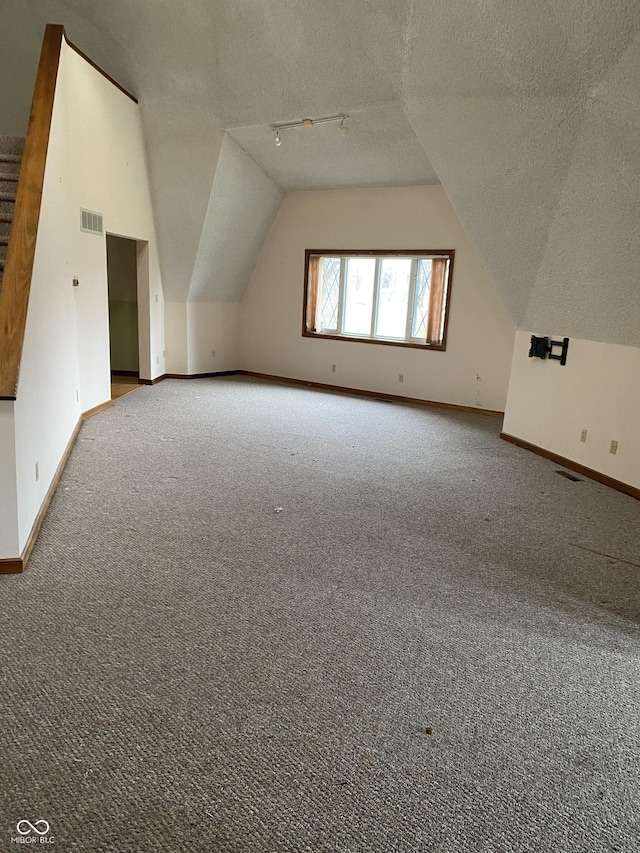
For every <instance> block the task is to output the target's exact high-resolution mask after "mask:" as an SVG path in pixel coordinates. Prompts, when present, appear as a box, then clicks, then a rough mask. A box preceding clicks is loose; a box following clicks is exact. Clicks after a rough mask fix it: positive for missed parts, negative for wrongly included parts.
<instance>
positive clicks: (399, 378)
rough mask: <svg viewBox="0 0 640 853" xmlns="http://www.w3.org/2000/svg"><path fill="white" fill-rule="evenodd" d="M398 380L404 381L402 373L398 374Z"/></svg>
mask: <svg viewBox="0 0 640 853" xmlns="http://www.w3.org/2000/svg"><path fill="white" fill-rule="evenodd" d="M398 382H404V373H399V374H398Z"/></svg>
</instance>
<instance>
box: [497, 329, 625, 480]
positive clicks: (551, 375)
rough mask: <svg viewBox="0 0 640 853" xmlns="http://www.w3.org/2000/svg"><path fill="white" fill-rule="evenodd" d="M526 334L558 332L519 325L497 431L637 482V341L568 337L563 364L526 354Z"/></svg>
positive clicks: (606, 472)
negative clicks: (584, 437)
mask: <svg viewBox="0 0 640 853" xmlns="http://www.w3.org/2000/svg"><path fill="white" fill-rule="evenodd" d="M532 334H536V335H542V334H544V335H547V336H548V337H552V338H553V340H562V338H563V337H564V335H562V334H558V335H557V337H555V336H553V335H551V334H550V333H549V330H548V329H545V330H544V331H537V332H536V331H534V332H524V331H521V332H518V333H517V335H516V343H515V349H514V353H513V364H512V368H511V380H510V383H509V395H508V398H507V409H506V412H505V419H504V426H503V431H504V432H505V433H507V434H508V435H511V436H515V437H516V438H520V439H522V440H524V441H527V442H529V443H530V444H535V445H536V446H537V447H540V448H543V449H544V450H549V451H551V452H553V453H557V454H558V455H560V456H564V457H565V458H566V459H570V460H572V461H574V462H578V463H580V464H581V465H585V466H587V467H588V468H592V469H593V470H595V471H598V472H599V473H601V474H606V475H607V476H609V477H613V478H614V479H615V480H619V481H621V482H623V483H627V484H628V485H630V486H635V487H636V488H640V429H639V425H640V349H638V348H637V347H628V346H621V345H619V344H605V343H600V342H595V341H585V340H581V339H579V338H570V340H569V351H568V353H567V363H566V365H565V366H564V367H563V366H561V365H560V363H559V362H557V361H549V360H547V359H545V360H544V361H542V360H541V359H537V358H529V357H528V352H529V345H530V339H531V335H532ZM582 429H586V430H587V441H586V442H585V443H583V442H581V441H580V432H581V430H582ZM612 439H613V440H616V441H617V442H618V452H617V454H616V455H613V454H611V453H610V452H609V448H610V445H611V441H612Z"/></svg>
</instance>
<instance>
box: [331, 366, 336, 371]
mask: <svg viewBox="0 0 640 853" xmlns="http://www.w3.org/2000/svg"><path fill="white" fill-rule="evenodd" d="M331 372H332V373H335V372H336V366H335V364H332V365H331Z"/></svg>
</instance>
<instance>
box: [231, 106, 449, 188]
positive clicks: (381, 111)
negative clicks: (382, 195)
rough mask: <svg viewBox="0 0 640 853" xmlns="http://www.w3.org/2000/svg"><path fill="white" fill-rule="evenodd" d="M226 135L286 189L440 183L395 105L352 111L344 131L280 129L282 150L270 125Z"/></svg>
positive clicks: (327, 127) (320, 127) (333, 125)
mask: <svg viewBox="0 0 640 853" xmlns="http://www.w3.org/2000/svg"><path fill="white" fill-rule="evenodd" d="M304 117H305V116H304V115H303V116H301V117H298V118H296V119H295V121H299V120H300V118H304ZM228 132H229V134H230V135H231V136H232V137H233V138H234V139H235V140H236V142H237V143H238V144H239V145H241V146H242V148H244V150H245V151H246V152H247V153H248V154H250V155H251V157H253V159H254V160H256V162H258V163H260V165H261V166H262V168H263V169H264V170H265V171H266V172H267V174H268V175H270V176H271V177H272V178H273V180H274V181H275V182H276V183H277V184H278V186H280V187H282V189H284V190H304V189H327V188H333V187H354V186H357V187H380V186H403V185H406V186H412V185H417V184H439V183H440V181H439V180H438V176H437V175H436V173H435V172H434V171H433V168H432V166H431V164H430V163H429V160H428V159H427V157H426V156H425V153H424V149H423V148H422V146H421V145H420V143H419V142H418V140H417V139H416V137H415V134H414V133H413V130H412V128H411V125H410V124H409V122H408V121H407V117H406V115H405V113H404V110H403V109H402V107H401V106H400V104H398V103H393V102H391V103H387V104H372V105H369V106H367V107H362V108H359V109H354V110H351V111H350V113H349V119H348V121H345V122H344V124H343V126H342V127H341V126H340V124H338V123H326V124H318V125H315V126H311V127H297V128H291V129H285V130H282V131H281V133H280V137H281V139H282V145H280V147H276V145H275V144H274V134H273V131H272V129H271V127H270V126H269V125H253V126H251V127H234V128H230V129H229V131H228Z"/></svg>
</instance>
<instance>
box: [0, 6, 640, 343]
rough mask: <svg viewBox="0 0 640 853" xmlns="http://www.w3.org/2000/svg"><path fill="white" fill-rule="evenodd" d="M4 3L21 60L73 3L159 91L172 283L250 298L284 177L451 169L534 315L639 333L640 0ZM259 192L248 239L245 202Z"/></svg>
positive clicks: (72, 26) (135, 78)
mask: <svg viewBox="0 0 640 853" xmlns="http://www.w3.org/2000/svg"><path fill="white" fill-rule="evenodd" d="M0 15H1V16H2V17H1V23H2V26H1V27H0V48H1V49H0V70H1V71H2V73H3V76H4V77H5V79H6V77H7V76H9V77H12V78H14V79H16V80H19V81H22V80H23V79H24V80H33V76H34V73H35V65H36V62H37V48H36V47H34V45H37V43H38V42H39V40H40V38H41V34H42V30H43V27H44V23H45V22H47V21H52V22H56V23H64V25H65V27H66V29H67V33H68V36H69V38H70V39H71V40H72V41H74V42H75V43H77V44H78V45H79V46H80V47H81V48H82V49H83V50H84V51H85V52H86V53H88V54H89V55H90V56H91V57H92V58H93V59H94V60H95V61H96V62H97V63H98V64H99V65H101V66H102V67H103V68H104V69H105V70H106V71H107V72H108V73H110V74H111V75H112V76H113V77H115V79H117V80H119V81H120V82H121V83H122V84H123V85H124V86H125V87H127V88H129V89H130V90H131V91H132V92H133V93H134V94H136V96H137V97H138V98H139V100H140V105H141V110H142V116H143V121H144V126H145V132H146V138H147V144H148V150H149V161H150V169H151V178H152V186H153V192H154V195H155V204H156V212H157V225H158V231H159V238H160V251H161V260H162V269H163V279H164V284H165V290H166V294H167V298H169V299H171V300H174V301H185V300H186V299H191V300H193V299H195V300H200V301H220V300H222V299H239V298H241V296H242V293H243V290H244V286H245V284H246V280H247V278H248V275H249V274H250V270H251V268H252V266H253V263H254V262H255V258H256V256H257V252H258V251H259V244H260V242H261V240H262V239H263V237H264V234H265V233H266V231H267V230H268V226H269V222H270V219H271V218H272V217H273V215H274V214H275V208H276V207H277V194H278V192H281V191H285V190H289V189H304V188H314V189H317V188H323V187H333V186H384V185H397V184H405V183H416V184H417V183H424V184H429V183H437V182H441V183H442V185H443V186H444V188H445V190H446V191H447V194H448V195H449V197H450V199H451V201H452V203H453V204H454V207H455V208H456V210H457V212H458V214H459V216H460V218H461V220H462V222H463V224H464V226H465V228H466V230H467V232H468V234H469V236H470V237H471V239H472V241H473V242H474V244H475V246H476V249H477V250H478V252H479V253H480V255H481V257H482V258H483V261H484V263H485V265H486V266H487V268H488V270H489V271H490V272H491V274H492V275H493V277H494V279H495V281H496V283H497V285H498V287H499V289H500V292H501V294H502V296H503V298H504V300H505V303H506V305H507V307H508V308H509V310H510V312H511V314H512V316H513V318H514V320H515V321H516V323H518V324H519V325H520V326H521V327H522V326H524V327H525V328H529V329H536V330H538V331H541V332H545V333H546V332H551V331H553V333H563V334H570V335H577V336H582V337H589V338H593V339H597V340H610V341H615V342H618V343H628V344H635V345H639V344H640V328H639V326H640V324H639V323H638V322H637V321H636V320H635V318H636V317H637V315H638V297H637V295H636V293H635V291H636V290H637V287H635V282H637V281H638V280H640V252H638V249H637V242H638V241H637V233H636V232H637V226H636V223H637V214H638V210H639V208H640V185H639V178H638V176H639V174H640V152H639V150H638V142H637V140H638V138H640V137H639V135H638V130H639V127H638V122H639V118H640V117H639V114H638V101H639V99H638V96H637V92H638V91H640V62H639V52H640V45H639V42H638V37H639V34H640V3H638V2H637V0H563V2H562V3H558V2H556V0H539V2H536V3H531V2H530V0H511V2H509V3H506V2H504V0H446V2H445V0H438V2H436V0H431V2H429V0H349V2H348V3H345V2H344V0H324V2H322V3H314V4H310V3H300V2H296V0H189V2H177V0H109V2H108V3H102V4H98V3H87V2H86V0H0ZM16 44H20V45H21V47H23V48H24V49H23V50H21V51H17V50H16V48H15V45H16ZM25 89H26V87H24V86H22V85H21V83H20V84H19V85H16V86H15V87H13V88H11V87H6V86H5V87H3V94H2V95H1V96H0V105H3V107H4V108H3V112H2V117H0V122H4V124H5V126H4V127H2V126H0V132H5V133H17V132H21V131H23V130H24V126H25V125H26V118H27V115H28V104H26V105H25V103H24V101H25V93H24V91H23V90H25ZM337 113H348V114H349V115H351V116H352V123H351V124H352V127H351V129H350V131H349V133H348V134H346V135H345V136H343V135H342V134H341V133H340V131H339V128H338V127H337V126H336V125H326V126H318V127H316V128H305V129H303V130H302V131H289V132H288V133H287V135H284V134H283V145H282V146H281V147H280V148H278V149H276V148H275V146H273V137H272V133H271V130H270V127H271V125H272V124H278V123H286V122H290V121H299V120H301V119H303V118H307V117H311V118H314V117H321V116H326V115H333V114H337ZM19 124H20V125H21V126H20V127H17V125H19ZM225 131H226V133H227V134H228V136H230V137H232V139H233V140H234V144H231V140H228V141H227V142H225V144H224V145H223V139H224V138H225V136H224V134H225ZM285 133H286V132H285ZM234 146H240V148H241V149H243V151H244V152H245V155H242V156H247V157H249V158H250V161H251V164H252V165H249V160H247V161H243V160H242V156H240V155H239V154H238V150H237V148H236V147H234ZM241 164H244V165H243V166H242V169H241V171H242V175H243V176H244V177H243V178H242V187H243V189H242V191H241V192H239V193H237V194H233V193H230V192H229V187H228V182H229V179H230V178H229V176H231V175H234V174H237V172H238V169H239V168H240V165H241ZM272 184H273V185H274V191H273V192H271V191H270V190H269V191H268V190H267V188H268V187H270V186H271V185H272ZM267 197H269V201H267ZM252 198H254V199H262V201H261V202H260V204H259V205H258V207H259V210H260V212H259V213H257V214H256V215H254V217H253V219H252V220H251V222H249V219H250V217H248V218H246V222H247V228H248V230H247V231H246V235H245V236H246V237H247V239H246V240H244V241H242V242H243V245H242V246H240V245H238V242H236V241H233V240H231V239H228V238H226V237H225V236H224V234H225V233H226V232H225V230H224V223H229V222H233V221H238V220H243V218H244V215H245V214H246V213H248V212H249V210H250V208H251V200H252ZM249 231H250V232H251V233H249ZM241 251H244V252H245V255H244V258H243V259H242V262H241V263H240V262H238V261H237V259H234V257H233V255H235V254H237V253H238V252H241ZM605 256H606V258H607V260H606V262H605V260H604V258H605Z"/></svg>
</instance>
